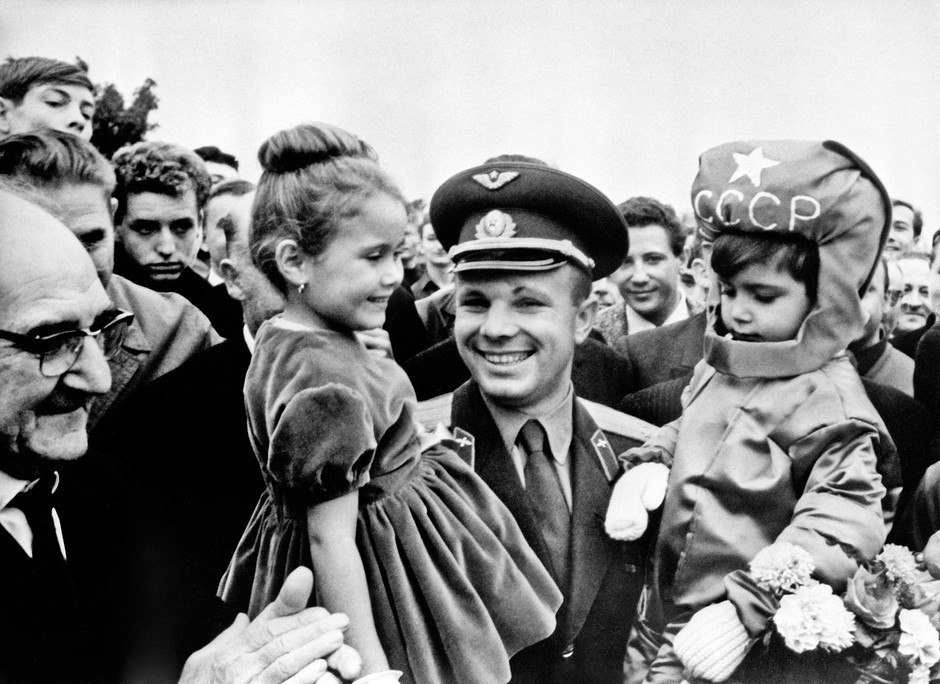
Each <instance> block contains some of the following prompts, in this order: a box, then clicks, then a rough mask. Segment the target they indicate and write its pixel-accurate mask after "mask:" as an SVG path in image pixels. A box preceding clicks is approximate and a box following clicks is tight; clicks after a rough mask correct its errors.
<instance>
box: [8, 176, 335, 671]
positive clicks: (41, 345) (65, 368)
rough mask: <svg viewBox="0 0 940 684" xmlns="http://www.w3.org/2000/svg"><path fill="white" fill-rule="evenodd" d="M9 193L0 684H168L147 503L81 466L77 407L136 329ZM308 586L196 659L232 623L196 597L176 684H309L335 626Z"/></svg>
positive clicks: (59, 230) (113, 469)
mask: <svg viewBox="0 0 940 684" xmlns="http://www.w3.org/2000/svg"><path fill="white" fill-rule="evenodd" d="M10 189H11V188H10V187H9V186H4V184H2V183H0V331H2V332H0V527H2V529H0V606H2V610H3V619H2V620H0V644H3V657H2V658H0V681H3V682H10V683H17V682H73V681H95V682H111V681H171V680H175V679H176V677H177V675H178V674H179V672H178V668H176V669H174V668H173V667H172V666H168V665H167V664H166V663H165V662H161V661H160V659H161V657H163V658H165V657H166V651H167V644H168V643H169V642H171V641H172V637H174V636H176V635H174V634H172V633H170V634H167V630H172V629H173V627H174V626H175V625H174V624H173V623H170V622H165V621H160V619H159V618H156V619H154V618H153V617H152V615H150V614H149V613H148V612H147V611H148V610H149V611H153V612H154V613H159V612H160V611H162V610H163V609H164V607H165V606H166V604H171V603H173V602H174V600H177V601H178V600H179V599H178V597H174V596H168V595H165V594H166V592H165V591H164V592H161V588H160V587H159V586H158V584H157V583H156V582H155V581H154V577H156V576H157V575H155V574H153V573H152V572H151V571H150V566H151V565H159V564H160V563H161V562H162V560H163V558H162V556H161V555H160V542H161V541H162V540H160V538H159V537H158V536H154V537H152V538H151V537H149V536H146V533H147V532H148V531H152V530H150V529H149V528H147V527H146V526H141V525H140V524H139V523H140V521H141V520H142V519H144V518H147V517H153V515H152V513H153V511H154V508H153V507H152V506H149V507H148V506H147V505H146V504H145V502H144V501H142V500H140V499H139V498H138V499H137V500H134V501H129V500H128V499H129V495H134V496H137V495H138V494H139V493H140V492H145V491H146V489H145V488H137V489H134V488H129V487H128V486H127V485H128V483H129V480H127V479H125V478H124V477H123V476H122V472H124V471H123V470H122V467H121V466H122V465H124V462H126V460H127V459H123V460H122V459H110V458H108V457H106V456H104V455H100V454H87V455H86V451H87V449H88V436H87V423H88V409H89V405H90V403H91V401H92V399H94V398H95V397H97V396H99V395H102V394H104V393H105V392H107V391H108V388H109V386H110V384H111V375H110V373H109V370H108V364H107V357H108V356H109V355H111V354H113V353H115V351H116V350H118V349H119V348H120V345H121V340H122V337H123V335H124V333H125V332H126V330H127V326H128V324H129V323H130V320H131V318H132V317H131V315H130V314H128V313H125V312H123V311H120V310H118V309H116V308H115V307H114V305H113V304H112V302H111V300H110V299H109V298H108V295H107V294H106V292H105V289H104V287H103V285H102V284H101V282H100V280H99V279H98V277H97V276H96V273H95V268H94V266H93V263H92V261H91V259H90V258H89V256H88V254H87V253H86V251H85V249H84V248H83V246H82V245H81V243H80V242H79V241H78V240H77V239H76V238H75V237H74V236H73V235H72V234H71V233H70V232H69V231H68V229H66V228H65V226H63V225H62V224H61V223H59V222H58V221H57V220H55V219H54V218H53V217H52V216H51V215H49V214H47V213H45V212H43V211H42V210H40V209H39V208H38V207H37V206H36V205H34V204H31V203H30V202H28V201H26V200H24V199H23V198H22V197H17V196H15V195H14V194H11V193H10V192H7V190H10ZM311 579H312V578H311V576H310V575H309V573H307V574H306V575H304V573H303V572H300V573H296V574H294V575H292V576H291V577H289V578H288V579H287V581H286V582H285V586H284V589H283V590H282V592H281V595H280V596H279V597H278V598H277V599H275V601H274V602H273V603H272V604H271V605H270V606H269V607H268V608H267V609H266V610H265V611H264V612H262V614H261V615H259V616H258V617H257V618H256V619H255V620H254V621H253V622H251V623H249V622H248V620H247V618H245V617H244V616H239V617H238V618H236V619H235V621H234V622H233V623H232V624H231V625H230V626H229V627H228V628H227V629H225V631H224V632H222V634H220V635H219V636H218V637H217V638H216V639H214V640H212V641H211V642H209V643H208V644H206V642H207V641H208V640H209V638H211V636H213V635H215V634H217V633H218V632H219V631H220V630H221V629H222V628H223V627H225V625H226V624H227V623H228V621H229V620H231V617H232V616H231V615H230V614H228V613H227V612H226V610H225V608H224V606H223V605H222V604H221V603H220V602H218V601H216V600H215V598H214V597H206V600H205V601H204V602H202V603H201V604H200V605H199V606H198V608H199V610H201V611H205V612H206V613H208V612H210V611H211V610H212V606H213V605H215V606H216V611H215V613H214V614H213V615H212V616H209V615H206V619H205V620H204V622H203V624H204V626H206V628H207V632H206V633H205V634H204V635H203V639H202V641H193V642H192V643H193V644H194V645H193V648H192V649H190V651H187V654H188V653H192V651H193V650H195V649H196V648H199V647H200V646H203V647H202V648H201V649H200V650H198V651H196V652H195V653H193V654H192V655H191V656H190V657H189V658H188V660H187V661H186V665H185V667H184V668H183V670H182V679H181V680H180V681H182V682H187V683H188V682H229V681H232V682H234V681H238V682H257V681H265V682H267V681H283V680H286V679H288V678H290V677H292V676H294V675H297V678H296V679H293V680H292V681H304V682H308V681H309V682H313V681H316V680H317V679H318V677H319V676H320V675H322V674H323V673H324V672H325V671H326V667H327V665H326V662H325V661H324V660H323V658H325V657H326V656H328V655H330V654H331V653H333V652H335V651H336V650H337V649H338V648H339V646H340V645H341V644H342V629H343V628H344V627H345V625H346V623H347V619H346V618H345V616H341V615H332V616H331V615H329V614H328V613H327V612H326V611H324V610H322V609H319V608H313V609H305V607H306V605H307V600H308V598H309V594H310V590H311V588H312V583H311ZM187 598H189V597H187ZM213 601H215V604H213V603H212V602H213ZM209 618H213V619H214V620H215V621H214V623H213V622H212V620H210V619H209ZM141 624H146V625H148V626H150V627H154V628H155V629H154V630H153V631H151V632H146V633H144V632H142V631H141V629H140V626H141ZM210 624H214V630H213V631H208V628H209V625H210ZM184 627H185V625H184ZM187 636H188V637H192V636H193V635H187ZM193 638H194V637H193Z"/></svg>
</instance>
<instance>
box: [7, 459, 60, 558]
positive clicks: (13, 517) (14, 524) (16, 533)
mask: <svg viewBox="0 0 940 684" xmlns="http://www.w3.org/2000/svg"><path fill="white" fill-rule="evenodd" d="M37 482H39V480H33V481H32V482H28V481H27V480H18V479H16V478H15V477H13V476H11V475H8V474H6V473H5V472H3V471H2V470H0V527H3V529H5V530H6V531H7V532H8V533H9V534H10V536H12V537H13V540H14V541H15V542H16V543H17V544H19V545H20V548H22V549H23V551H25V552H26V555H27V556H29V557H30V558H32V557H33V530H32V529H31V528H30V526H29V523H28V522H27V521H26V514H25V513H23V511H21V510H20V509H19V508H12V507H11V506H10V505H9V504H10V502H11V501H13V498H14V497H15V496H16V495H17V494H19V493H20V492H24V491H28V490H29V489H31V488H32V487H34V486H36V483H37ZM58 487H59V474H58V473H55V482H54V483H53V485H52V491H53V492H54V491H55V490H56V489H57V488H58ZM52 524H53V525H55V536H56V539H57V540H58V541H59V550H60V551H62V557H63V558H67V557H68V556H66V555H65V541H64V540H63V539H62V525H61V524H60V523H59V515H58V514H57V513H56V511H55V509H54V508H53V509H52Z"/></svg>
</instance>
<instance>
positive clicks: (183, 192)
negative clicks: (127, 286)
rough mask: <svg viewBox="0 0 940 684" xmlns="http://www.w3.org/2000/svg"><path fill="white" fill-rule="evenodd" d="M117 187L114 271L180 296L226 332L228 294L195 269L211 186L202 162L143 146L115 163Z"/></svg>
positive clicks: (175, 148) (161, 146)
mask: <svg viewBox="0 0 940 684" xmlns="http://www.w3.org/2000/svg"><path fill="white" fill-rule="evenodd" d="M113 163H114V167H115V173H116V176H117V186H116V187H115V190H114V197H115V199H116V200H117V206H116V208H115V214H114V223H115V226H116V228H117V243H116V244H115V259H114V270H115V272H116V273H118V274H119V275H122V276H124V277H125V278H127V279H128V280H131V281H133V282H135V283H137V284H138V285H143V286H144V287H149V288H151V289H154V290H157V291H158V292H176V293H177V294H180V295H182V296H184V297H185V298H186V299H188V300H189V301H190V302H192V303H193V304H195V305H196V306H197V307H198V308H199V310H200V311H202V312H203V313H204V314H206V316H207V317H208V318H209V320H210V321H211V322H212V323H213V325H214V324H216V323H219V324H220V326H221V327H223V328H226V327H227V326H226V323H227V321H228V319H229V311H230V307H229V306H227V301H226V300H227V297H226V296H225V293H224V292H221V291H214V290H213V289H212V286H211V285H209V283H208V282H207V281H206V280H205V279H204V278H202V277H200V276H199V275H198V274H197V273H196V272H195V271H193V269H192V268H191V264H192V261H193V259H194V258H195V256H196V251H197V250H198V249H199V246H200V244H202V221H203V208H204V207H205V204H206V200H207V199H208V198H209V190H210V185H211V181H210V178H209V173H208V172H207V171H206V167H205V165H204V164H203V162H202V160H201V159H200V158H199V157H198V156H197V155H196V154H194V153H193V152H191V151H189V150H187V149H186V148H183V147H180V146H179V145H172V144H170V143H163V142H139V143H136V144H134V145H130V146H128V147H123V148H121V149H120V150H118V151H117V152H116V153H115V155H114V159H113Z"/></svg>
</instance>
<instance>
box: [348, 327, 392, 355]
mask: <svg viewBox="0 0 940 684" xmlns="http://www.w3.org/2000/svg"><path fill="white" fill-rule="evenodd" d="M356 337H357V338H358V339H359V341H360V342H361V343H362V346H364V347H365V348H366V350H367V351H368V352H369V353H370V354H373V355H374V356H378V357H379V358H380V359H394V358H395V357H394V356H392V340H391V338H390V337H389V336H388V331H386V330H384V329H383V328H373V329H372V330H357V331H356Z"/></svg>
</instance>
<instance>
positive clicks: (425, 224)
mask: <svg viewBox="0 0 940 684" xmlns="http://www.w3.org/2000/svg"><path fill="white" fill-rule="evenodd" d="M421 219H422V220H421V221H420V223H419V224H418V226H419V227H418V231H419V234H420V236H421V253H422V254H423V255H424V265H425V273H424V275H423V276H421V278H419V279H418V280H417V282H415V284H414V285H412V286H411V291H412V292H413V293H414V296H415V299H423V298H424V297H429V296H431V295H432V294H434V293H435V292H437V291H438V290H440V289H443V288H446V287H447V286H448V285H450V284H451V283H452V282H454V274H453V268H454V264H453V262H452V261H451V260H450V257H449V256H448V255H447V250H446V249H444V247H442V246H441V241H440V240H438V239H437V235H436V234H435V232H434V226H432V225H431V220H430V217H429V216H428V214H427V212H426V211H425V212H422V215H421Z"/></svg>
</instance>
